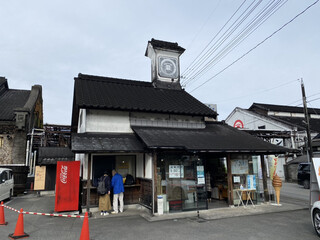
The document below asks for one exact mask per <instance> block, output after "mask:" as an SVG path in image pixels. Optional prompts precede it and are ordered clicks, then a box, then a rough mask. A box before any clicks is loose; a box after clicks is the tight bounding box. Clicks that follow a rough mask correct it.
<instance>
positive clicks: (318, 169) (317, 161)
mask: <svg viewBox="0 0 320 240" xmlns="http://www.w3.org/2000/svg"><path fill="white" fill-rule="evenodd" d="M312 162H313V166H314V171H315V174H316V178H317V182H318V186H319V189H320V184H319V183H320V158H312Z"/></svg>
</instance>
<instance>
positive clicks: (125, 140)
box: [71, 133, 144, 153]
mask: <svg viewBox="0 0 320 240" xmlns="http://www.w3.org/2000/svg"><path fill="white" fill-rule="evenodd" d="M71 150H72V151H73V152H75V153H86V152H92V153H94V152H142V151H144V148H143V145H142V143H141V142H140V141H139V140H138V139H137V138H136V136H135V135H134V134H133V133H132V134H130V133H128V134H127V133H124V134H123V133H119V134H108V133H75V134H72V136H71Z"/></svg>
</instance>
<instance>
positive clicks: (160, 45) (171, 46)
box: [145, 38, 185, 57]
mask: <svg viewBox="0 0 320 240" xmlns="http://www.w3.org/2000/svg"><path fill="white" fill-rule="evenodd" d="M149 44H151V45H152V47H153V48H154V49H162V50H167V51H168V50H169V51H170V50H171V51H175V52H179V53H180V54H182V53H183V52H184V51H185V49H184V48H183V47H180V46H179V45H178V43H173V42H167V41H162V40H157V39H154V38H152V39H151V40H150V41H148V45H149ZM145 56H146V57H147V56H148V48H147V49H146V53H145Z"/></svg>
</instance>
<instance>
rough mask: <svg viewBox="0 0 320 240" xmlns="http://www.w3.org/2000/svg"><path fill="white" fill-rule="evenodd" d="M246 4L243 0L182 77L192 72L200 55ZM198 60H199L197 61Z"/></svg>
mask: <svg viewBox="0 0 320 240" xmlns="http://www.w3.org/2000/svg"><path fill="white" fill-rule="evenodd" d="M245 2H246V0H244V1H243V2H242V3H241V4H240V6H239V7H238V8H237V10H236V11H235V12H234V13H233V14H232V15H231V17H230V18H229V19H228V21H227V22H226V23H225V24H224V25H223V26H222V28H221V29H220V30H219V31H218V33H217V34H216V35H215V36H214V37H213V38H212V39H211V40H210V42H209V43H208V44H207V45H206V46H205V47H204V49H203V50H202V51H201V52H200V53H199V55H198V56H197V57H196V58H195V59H194V60H193V61H192V62H191V64H190V65H189V66H188V67H187V69H186V70H185V71H184V72H183V73H182V76H183V77H184V75H187V74H188V71H191V70H193V68H194V66H195V64H197V63H198V61H200V60H201V58H202V57H201V55H202V53H203V52H204V51H205V50H206V49H207V48H208V47H209V46H210V44H211V43H212V42H213V40H214V39H216V37H217V36H218V35H219V34H220V33H221V31H222V30H223V29H224V28H225V26H227V24H228V23H229V22H230V21H231V19H232V18H233V17H234V16H235V15H236V13H237V12H238V11H239V10H240V9H241V7H242V6H243V4H244V3H245ZM199 58H200V60H199Z"/></svg>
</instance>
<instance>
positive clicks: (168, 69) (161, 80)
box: [145, 38, 185, 89]
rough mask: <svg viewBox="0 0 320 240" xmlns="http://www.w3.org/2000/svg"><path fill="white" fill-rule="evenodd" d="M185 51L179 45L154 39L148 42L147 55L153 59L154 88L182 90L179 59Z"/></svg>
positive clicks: (152, 77)
mask: <svg viewBox="0 0 320 240" xmlns="http://www.w3.org/2000/svg"><path fill="white" fill-rule="evenodd" d="M184 51H185V49H184V48H182V47H180V46H179V45H178V43H172V42H165V41H160V40H156V39H153V38H152V39H151V41H148V46H147V50H146V54H145V55H146V56H147V57H149V58H150V59H151V79H152V83H153V85H154V87H157V88H167V89H181V85H180V62H179V57H180V55H181V54H182V53H183V52H184Z"/></svg>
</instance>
